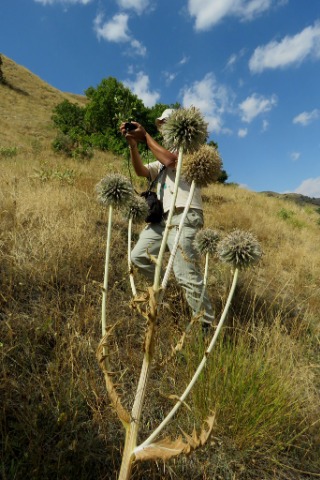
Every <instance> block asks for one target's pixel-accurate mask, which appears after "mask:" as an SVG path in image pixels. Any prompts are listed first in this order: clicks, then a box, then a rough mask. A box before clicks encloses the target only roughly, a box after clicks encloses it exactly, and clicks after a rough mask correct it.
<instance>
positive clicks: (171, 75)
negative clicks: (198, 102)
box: [163, 72, 177, 85]
mask: <svg viewBox="0 0 320 480" xmlns="http://www.w3.org/2000/svg"><path fill="white" fill-rule="evenodd" d="M163 75H164V77H165V79H166V85H170V84H171V82H173V80H174V79H175V78H176V77H177V73H172V72H163Z"/></svg>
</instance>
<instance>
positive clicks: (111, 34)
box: [94, 13, 130, 43]
mask: <svg viewBox="0 0 320 480" xmlns="http://www.w3.org/2000/svg"><path fill="white" fill-rule="evenodd" d="M128 20H129V16H128V15H126V14H125V13H119V14H117V15H114V17H113V18H112V20H110V21H109V22H105V23H103V16H102V15H101V14H98V15H97V17H96V18H95V20H94V27H95V32H96V34H97V36H98V38H103V39H104V40H108V41H109V42H116V43H120V42H129V40H130V35H129V33H128Z"/></svg>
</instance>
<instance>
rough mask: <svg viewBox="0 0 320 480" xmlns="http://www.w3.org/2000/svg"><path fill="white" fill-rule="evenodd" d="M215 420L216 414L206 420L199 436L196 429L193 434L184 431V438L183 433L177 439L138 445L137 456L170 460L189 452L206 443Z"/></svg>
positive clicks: (137, 458)
mask: <svg viewBox="0 0 320 480" xmlns="http://www.w3.org/2000/svg"><path fill="white" fill-rule="evenodd" d="M214 420H215V415H214V414H213V415H211V416H210V417H208V418H207V419H206V420H205V422H204V424H203V426H202V429H201V432H200V435H199V436H198V435H197V432H196V430H195V429H194V430H193V432H192V435H188V434H186V433H185V432H183V435H184V439H183V438H182V436H181V435H180V436H179V437H178V438H177V439H176V440H172V439H171V438H169V437H166V438H164V439H163V440H160V441H159V442H156V443H151V444H150V445H147V446H145V447H137V448H136V449H135V451H134V454H135V458H136V460H156V459H161V460H169V458H171V457H175V456H177V455H179V454H180V453H185V454H189V453H191V452H192V451H193V450H195V449H196V448H198V447H201V446H203V445H204V444H205V443H206V441H207V440H208V438H209V436H210V434H211V432H212V429H213V426H214ZM206 426H207V428H206Z"/></svg>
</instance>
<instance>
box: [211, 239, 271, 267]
mask: <svg viewBox="0 0 320 480" xmlns="http://www.w3.org/2000/svg"><path fill="white" fill-rule="evenodd" d="M217 254H218V257H219V259H220V260H221V261H222V262H225V263H231V264H232V265H233V267H235V268H239V269H245V268H248V267H250V266H251V265H253V264H255V263H257V262H258V261H259V260H260V258H261V256H262V250H261V246H260V244H259V242H258V240H257V239H256V238H255V237H254V236H253V235H252V234H251V233H250V232H246V231H243V230H234V231H233V232H231V233H229V235H227V236H226V237H225V238H224V239H223V240H221V241H220V242H219V243H218V245H217Z"/></svg>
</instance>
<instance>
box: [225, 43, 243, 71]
mask: <svg viewBox="0 0 320 480" xmlns="http://www.w3.org/2000/svg"><path fill="white" fill-rule="evenodd" d="M245 52H246V49H245V48H242V49H241V50H240V52H239V53H233V54H232V55H230V57H229V58H228V61H227V64H226V67H225V68H226V69H230V70H233V67H234V66H235V64H236V63H237V62H238V61H239V60H240V59H241V58H242V57H243V55H244V54H245Z"/></svg>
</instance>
